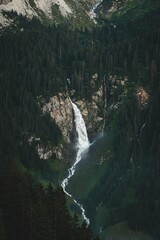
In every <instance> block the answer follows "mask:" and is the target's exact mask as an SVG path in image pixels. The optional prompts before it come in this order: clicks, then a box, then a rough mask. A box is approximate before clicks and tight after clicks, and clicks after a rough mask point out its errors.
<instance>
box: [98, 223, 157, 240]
mask: <svg viewBox="0 0 160 240" xmlns="http://www.w3.org/2000/svg"><path fill="white" fill-rule="evenodd" d="M102 239H103V240H110V239H111V240H153V238H152V237H151V236H149V235H148V234H146V233H145V232H136V231H131V230H130V229H129V227H128V224H127V222H126V221H124V222H120V223H118V224H114V225H113V226H111V227H108V228H107V229H105V230H104V231H103V232H102Z"/></svg>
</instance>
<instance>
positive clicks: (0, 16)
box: [0, 0, 95, 26]
mask: <svg viewBox="0 0 160 240" xmlns="http://www.w3.org/2000/svg"><path fill="white" fill-rule="evenodd" d="M94 2H95V1H94V0H88V1H84V0H83V1H79V2H77V1H75V0H46V1H45V0H12V1H10V0H2V1H1V2H0V25H1V26H7V25H9V24H11V23H12V19H9V18H8V15H7V14H5V12H10V11H14V12H16V13H18V14H22V15H24V16H26V17H28V18H32V17H33V16H36V17H38V18H40V19H41V20H42V21H44V20H45V21H46V20H47V21H50V22H52V21H54V22H57V21H60V20H62V19H63V18H67V17H70V18H77V19H78V20H77V21H80V22H81V21H82V19H83V18H85V19H87V20H86V21H88V22H89V21H90V16H89V11H90V8H91V6H92V5H93V4H94ZM63 20H64V19H63Z"/></svg>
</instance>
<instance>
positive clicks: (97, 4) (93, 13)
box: [89, 0, 103, 24]
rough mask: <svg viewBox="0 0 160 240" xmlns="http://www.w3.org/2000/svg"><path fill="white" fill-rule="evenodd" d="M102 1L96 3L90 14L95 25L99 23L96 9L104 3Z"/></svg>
mask: <svg viewBox="0 0 160 240" xmlns="http://www.w3.org/2000/svg"><path fill="white" fill-rule="evenodd" d="M102 1H103V0H98V1H96V3H95V4H94V5H93V7H92V8H91V10H90V12H89V16H90V19H92V20H93V22H94V23H95V24H96V23H97V21H96V17H97V14H96V9H97V7H98V6H99V5H100V4H101V3H102Z"/></svg>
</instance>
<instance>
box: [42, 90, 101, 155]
mask: <svg viewBox="0 0 160 240" xmlns="http://www.w3.org/2000/svg"><path fill="white" fill-rule="evenodd" d="M102 95H103V89H102V87H100V88H99V89H98V91H96V92H95V93H94V94H93V95H92V100H91V101H90V102H88V101H87V100H85V99H80V100H75V101H74V103H75V104H76V105H77V106H78V108H79V109H80V111H81V113H82V116H83V118H84V120H85V123H86V127H87V131H88V134H89V137H92V136H93V135H94V134H95V133H98V132H100V131H101V130H102V126H103V117H102V116H101V115H100V113H101V112H102V111H101V110H102V109H100V108H102ZM42 112H43V114H45V113H50V116H51V117H52V118H53V119H54V121H55V122H56V124H57V125H58V126H59V128H60V130H61V132H62V135H63V146H62V144H60V145H59V146H57V147H55V148H54V149H52V153H54V154H56V157H57V158H59V159H63V158H64V154H65V155H66V152H65V147H66V148H69V149H72V150H73V149H74V145H75V141H76V139H75V136H76V134H75V126H74V117H73V110H72V105H71V101H70V98H69V95H67V94H66V93H59V94H58V95H56V96H53V97H51V98H50V100H49V101H48V102H47V103H43V107H42ZM69 146H70V147H69ZM42 150H43V149H42V148H41V149H40V153H41V152H43V151H42ZM73 152H74V151H73ZM41 155H42V154H41ZM47 156H49V155H47Z"/></svg>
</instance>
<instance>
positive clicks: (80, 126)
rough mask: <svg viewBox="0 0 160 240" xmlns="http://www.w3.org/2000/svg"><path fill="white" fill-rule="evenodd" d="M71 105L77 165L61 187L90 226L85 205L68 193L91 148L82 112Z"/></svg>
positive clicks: (74, 165) (70, 171)
mask: <svg viewBox="0 0 160 240" xmlns="http://www.w3.org/2000/svg"><path fill="white" fill-rule="evenodd" d="M71 104H72V108H73V112H74V121H75V127H76V132H77V146H76V147H77V154H76V160H75V163H74V164H73V166H72V167H71V168H70V169H68V176H67V177H66V178H65V179H64V180H63V181H62V183H61V186H62V188H63V191H64V192H65V194H66V195H68V196H69V197H71V198H72V199H73V201H74V202H75V203H76V205H77V206H78V207H79V208H80V209H81V211H82V217H83V219H84V221H85V222H86V224H87V226H88V225H89V224H90V220H89V218H87V217H86V214H85V209H84V207H83V205H81V204H80V203H78V202H77V201H76V200H75V199H74V198H73V196H72V195H71V194H70V193H68V192H67V190H66V187H67V185H68V183H69V179H70V178H71V177H72V176H73V175H74V174H75V170H76V165H77V164H78V163H79V162H80V161H81V159H82V157H83V155H84V154H85V153H86V152H87V150H88V148H89V146H90V142H89V139H88V135H87V130H86V126H85V122H84V120H83V117H82V114H81V112H80V110H79V109H78V107H77V106H76V104H74V103H72V102H71Z"/></svg>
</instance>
